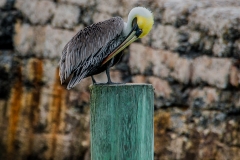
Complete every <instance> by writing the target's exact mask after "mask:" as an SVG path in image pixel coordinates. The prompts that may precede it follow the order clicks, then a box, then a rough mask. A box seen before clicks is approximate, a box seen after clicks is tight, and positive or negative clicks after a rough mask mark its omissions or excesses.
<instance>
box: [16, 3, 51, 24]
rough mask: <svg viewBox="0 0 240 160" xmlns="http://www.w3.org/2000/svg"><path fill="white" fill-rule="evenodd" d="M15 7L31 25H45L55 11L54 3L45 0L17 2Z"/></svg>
mask: <svg viewBox="0 0 240 160" xmlns="http://www.w3.org/2000/svg"><path fill="white" fill-rule="evenodd" d="M15 7H16V8H17V9H19V11H21V12H22V13H23V15H24V16H25V17H26V18H28V19H29V21H30V22H31V23H33V24H46V23H47V22H48V21H49V20H50V18H52V16H53V14H54V11H55V10H56V5H55V3H54V2H52V1H47V0H34V1H31V0H17V1H16V4H15Z"/></svg>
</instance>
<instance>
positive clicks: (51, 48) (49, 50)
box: [43, 26, 76, 59]
mask: <svg viewBox="0 0 240 160" xmlns="http://www.w3.org/2000/svg"><path fill="white" fill-rule="evenodd" d="M75 34H76V33H75V32H73V31H69V30H63V29H56V28H53V27H51V26H47V28H46V39H45V48H44V52H43V56H44V57H47V58H48V57H49V58H57V59H60V56H61V55H62V50H63V48H64V46H65V45H66V44H67V42H68V41H70V40H71V38H72V37H73V36H74V35H75Z"/></svg>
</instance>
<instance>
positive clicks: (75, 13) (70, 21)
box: [52, 4, 80, 29]
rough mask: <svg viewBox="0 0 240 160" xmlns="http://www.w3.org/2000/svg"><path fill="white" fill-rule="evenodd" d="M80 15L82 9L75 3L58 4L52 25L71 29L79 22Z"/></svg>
mask: <svg viewBox="0 0 240 160" xmlns="http://www.w3.org/2000/svg"><path fill="white" fill-rule="evenodd" d="M79 16H80V9H79V7H77V6H74V5H62V4H60V5H58V6H57V9H56V10H55V13H54V17H53V20H52V25H53V26H54V27H60V28H61V27H64V28H68V29H71V28H73V27H74V26H75V25H76V24H77V23H78V19H79Z"/></svg>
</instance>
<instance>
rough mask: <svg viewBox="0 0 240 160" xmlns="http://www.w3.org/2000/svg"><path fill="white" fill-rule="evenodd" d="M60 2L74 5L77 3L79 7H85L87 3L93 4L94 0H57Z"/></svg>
mask: <svg viewBox="0 0 240 160" xmlns="http://www.w3.org/2000/svg"><path fill="white" fill-rule="evenodd" d="M59 1H60V2H67V3H72V4H74V5H79V6H81V7H86V6H89V5H94V4H95V1H94V0H59Z"/></svg>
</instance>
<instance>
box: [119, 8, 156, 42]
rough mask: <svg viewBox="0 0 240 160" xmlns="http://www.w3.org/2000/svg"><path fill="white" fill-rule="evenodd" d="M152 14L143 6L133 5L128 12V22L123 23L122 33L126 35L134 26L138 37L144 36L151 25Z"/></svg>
mask: <svg viewBox="0 0 240 160" xmlns="http://www.w3.org/2000/svg"><path fill="white" fill-rule="evenodd" d="M153 23H154V21H153V14H152V13H151V11H149V10H148V9H146V8H144V7H135V8H133V9H132V10H131V11H130V13H129V14H128V22H127V24H125V29H124V31H123V32H124V35H125V36H127V35H128V34H129V33H130V32H131V30H132V29H134V27H135V31H136V33H137V34H139V35H137V37H138V38H142V37H144V36H146V35H147V34H148V33H149V32H150V30H151V29H152V26H153ZM140 32H141V33H140Z"/></svg>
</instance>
